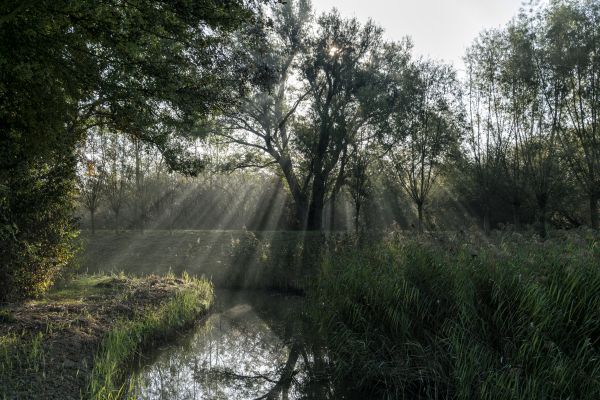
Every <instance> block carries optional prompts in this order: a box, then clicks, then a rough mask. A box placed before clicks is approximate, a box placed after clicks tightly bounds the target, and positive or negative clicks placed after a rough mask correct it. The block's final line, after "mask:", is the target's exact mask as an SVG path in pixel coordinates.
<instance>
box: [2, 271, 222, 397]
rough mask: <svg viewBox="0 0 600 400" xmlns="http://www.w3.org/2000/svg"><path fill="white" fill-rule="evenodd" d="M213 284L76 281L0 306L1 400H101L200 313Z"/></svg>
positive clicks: (114, 279)
mask: <svg viewBox="0 0 600 400" xmlns="http://www.w3.org/2000/svg"><path fill="white" fill-rule="evenodd" d="M211 301H212V286H211V285H210V284H209V283H208V282H206V281H204V280H197V279H192V278H189V277H188V276H187V275H184V276H183V277H182V278H176V277H173V276H165V277H157V276H147V277H144V278H131V277H126V276H124V275H120V276H116V275H112V276H107V275H95V276H81V277H77V278H76V279H74V280H72V281H71V282H70V283H68V284H65V285H62V286H61V287H58V288H56V289H54V290H52V291H50V292H49V293H48V294H47V295H46V296H44V297H43V298H40V299H37V300H32V301H28V302H24V303H19V304H8V305H4V306H2V307H1V308H0V375H1V376H2V378H3V379H2V386H1V387H0V398H3V399H4V398H7V399H12V398H19V399H28V398H40V396H42V397H43V398H46V399H80V398H82V397H84V398H95V399H108V398H114V397H116V395H117V394H119V392H121V391H122V390H123V389H124V388H125V387H126V385H127V383H128V382H126V374H125V373H124V372H123V369H124V368H126V367H127V363H128V362H129V361H130V360H131V359H132V358H133V357H134V356H135V354H136V353H137V352H139V351H140V350H141V349H143V348H144V347H148V346H150V345H152V344H155V343H157V342H162V341H165V340H167V339H168V338H169V337H171V336H173V335H175V334H176V332H177V331H178V330H180V329H183V328H184V327H185V326H188V325H190V324H192V323H193V322H194V321H196V320H197V319H198V317H200V316H201V315H203V314H204V313H206V312H207V310H208V308H209V306H210V304H211Z"/></svg>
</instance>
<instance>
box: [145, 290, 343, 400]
mask: <svg viewBox="0 0 600 400" xmlns="http://www.w3.org/2000/svg"><path fill="white" fill-rule="evenodd" d="M302 305H303V299H302V298H301V297H295V296H283V295H277V294H269V293H264V292H262V293H261V292H229V291H218V292H217V293H216V298H215V304H214V306H213V312H212V313H211V315H210V316H209V317H208V318H207V319H206V320H205V321H204V322H203V323H201V324H199V326H198V328H197V329H195V330H194V331H193V332H190V333H188V334H186V335H184V336H182V337H181V338H179V339H178V340H177V341H176V342H175V343H173V344H170V345H168V346H165V347H163V348H160V349H157V350H155V351H153V352H151V354H150V355H149V356H147V357H145V358H144V359H143V360H142V365H141V368H140V370H139V372H138V375H139V379H138V385H137V388H136V389H137V392H138V398H139V399H178V400H179V399H181V400H183V399H185V400H188V399H189V400H191V399H203V400H205V399H206V400H217V399H240V400H242V399H272V400H274V399H290V400H291V399H326V398H330V397H331V395H330V394H329V388H328V384H327V383H326V382H327V379H324V377H325V376H326V373H325V372H324V371H325V370H326V365H327V362H326V358H325V356H323V351H322V350H321V349H320V347H319V346H318V338H317V337H316V336H315V330H314V329H312V327H310V326H309V324H308V323H307V319H306V318H305V317H304V315H303V314H302V309H303V308H302Z"/></svg>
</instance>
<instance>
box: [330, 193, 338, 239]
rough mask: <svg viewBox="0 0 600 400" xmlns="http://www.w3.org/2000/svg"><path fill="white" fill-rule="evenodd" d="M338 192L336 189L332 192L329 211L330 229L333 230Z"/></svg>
mask: <svg viewBox="0 0 600 400" xmlns="http://www.w3.org/2000/svg"><path fill="white" fill-rule="evenodd" d="M336 197H337V193H336V192H335V191H334V192H333V193H331V201H330V203H331V205H330V210H329V211H330V212H329V230H330V231H333V230H334V229H335V202H336Z"/></svg>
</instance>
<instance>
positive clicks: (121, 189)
mask: <svg viewBox="0 0 600 400" xmlns="http://www.w3.org/2000/svg"><path fill="white" fill-rule="evenodd" d="M104 143H105V146H106V148H105V149H104V150H103V153H104V154H105V165H106V173H105V178H104V181H105V184H104V194H105V197H106V200H107V203H108V207H109V208H110V210H111V211H112V213H113V216H114V228H115V232H118V231H119V227H120V225H121V223H120V217H121V211H122V210H123V208H124V207H125V204H126V201H127V197H128V194H129V190H130V184H131V175H132V167H131V165H130V162H129V161H130V160H129V158H128V148H127V145H128V143H127V141H126V137H124V136H122V135H118V134H112V135H110V137H109V138H108V140H106V141H105V142H104Z"/></svg>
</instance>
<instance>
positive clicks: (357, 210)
mask: <svg viewBox="0 0 600 400" xmlns="http://www.w3.org/2000/svg"><path fill="white" fill-rule="evenodd" d="M354 228H355V229H356V234H357V235H358V232H359V231H360V201H356V203H355V205H354Z"/></svg>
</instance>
